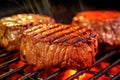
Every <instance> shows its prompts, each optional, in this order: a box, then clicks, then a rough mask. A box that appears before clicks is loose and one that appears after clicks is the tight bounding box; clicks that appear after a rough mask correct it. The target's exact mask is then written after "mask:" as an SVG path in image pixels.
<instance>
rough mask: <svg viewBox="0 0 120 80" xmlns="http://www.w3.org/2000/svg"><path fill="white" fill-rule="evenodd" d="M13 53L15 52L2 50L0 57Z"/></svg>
mask: <svg viewBox="0 0 120 80" xmlns="http://www.w3.org/2000/svg"><path fill="white" fill-rule="evenodd" d="M15 53H16V52H5V51H3V52H2V53H1V54H0V58H3V57H6V56H9V55H12V54H15Z"/></svg>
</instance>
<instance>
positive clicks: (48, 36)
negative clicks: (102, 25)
mask: <svg viewBox="0 0 120 80" xmlns="http://www.w3.org/2000/svg"><path fill="white" fill-rule="evenodd" d="M40 26H41V25H39V26H35V27H36V28H35V29H30V30H28V31H27V32H26V33H27V34H29V35H32V36H33V37H34V38H36V39H37V42H39V41H48V42H50V43H52V42H55V43H63V42H64V43H69V44H75V43H78V42H79V44H80V43H82V42H86V41H87V39H84V38H85V36H88V35H89V34H90V33H89V32H90V31H87V29H85V28H83V27H80V26H76V27H71V26H70V25H69V26H65V27H64V26H61V25H54V27H53V28H47V27H48V26H49V25H46V24H45V25H43V27H42V26H41V27H40ZM44 27H46V30H44ZM39 29H40V30H39ZM86 31H87V33H86ZM39 33H40V34H39ZM81 35H83V37H81V39H80V38H79V39H78V38H77V37H76V36H81ZM66 36H68V37H66ZM91 37H92V36H89V38H91ZM76 38H77V39H76ZM37 42H35V43H37ZM79 44H78V45H79Z"/></svg>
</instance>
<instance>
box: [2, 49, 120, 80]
mask: <svg viewBox="0 0 120 80" xmlns="http://www.w3.org/2000/svg"><path fill="white" fill-rule="evenodd" d="M0 51H1V52H0V60H1V59H3V58H6V57H8V58H7V59H6V60H5V61H3V62H0V70H1V71H2V70H3V71H4V70H5V69H6V71H5V72H4V73H0V80H6V79H7V78H8V77H10V76H11V75H13V74H15V73H18V74H21V75H22V76H21V77H20V78H18V79H17V80H43V79H45V80H53V79H55V77H57V76H59V75H60V74H62V73H64V72H65V71H67V70H68V69H66V68H62V69H59V70H57V71H55V72H54V73H52V74H51V75H49V76H47V78H42V77H38V74H39V73H42V72H44V71H45V69H36V70H35V71H33V72H29V73H25V72H24V69H26V68H27V67H29V66H30V65H28V64H24V65H23V66H20V67H18V68H15V69H12V70H9V67H8V65H10V64H12V63H17V62H19V61H20V58H19V57H18V56H17V57H13V56H11V55H15V54H19V53H16V52H12V53H7V52H6V51H2V50H0ZM119 53H120V50H119V49H115V50H112V51H110V52H109V53H106V55H104V56H103V57H101V58H100V59H98V60H97V61H96V62H95V63H94V64H93V65H92V66H90V67H89V68H86V69H84V70H80V71H77V72H76V73H75V74H73V75H71V76H70V77H68V78H67V80H73V79H77V78H78V76H80V75H82V74H83V73H85V72H87V73H90V74H93V75H94V76H93V77H91V78H90V80H96V79H98V78H99V77H100V76H102V75H106V76H108V77H109V78H111V79H112V80H118V79H119V78H120V71H119V72H118V73H116V74H115V75H113V74H109V73H107V72H108V71H109V70H110V69H111V68H113V67H114V66H115V65H117V64H118V65H119V64H120V57H119V58H118V59H117V60H116V61H114V62H112V63H111V64H110V65H108V66H107V67H106V68H104V69H103V70H101V71H99V72H96V71H91V68H93V67H94V66H96V65H98V64H99V63H100V62H102V61H105V60H106V59H108V58H110V57H113V55H115V54H119ZM10 56H11V57H10Z"/></svg>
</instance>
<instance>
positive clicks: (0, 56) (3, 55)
mask: <svg viewBox="0 0 120 80" xmlns="http://www.w3.org/2000/svg"><path fill="white" fill-rule="evenodd" d="M8 55H9V54H8V53H5V52H4V53H1V55H0V58H3V57H5V56H8Z"/></svg>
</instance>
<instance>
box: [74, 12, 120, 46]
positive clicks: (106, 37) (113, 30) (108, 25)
mask: <svg viewBox="0 0 120 80" xmlns="http://www.w3.org/2000/svg"><path fill="white" fill-rule="evenodd" d="M72 24H73V25H82V26H86V27H89V28H92V29H93V30H95V31H96V32H97V33H98V35H99V37H98V40H99V46H100V47H103V46H119V45H120V12H118V11H86V12H79V13H78V14H77V15H76V16H75V17H74V18H73V21H72Z"/></svg>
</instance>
